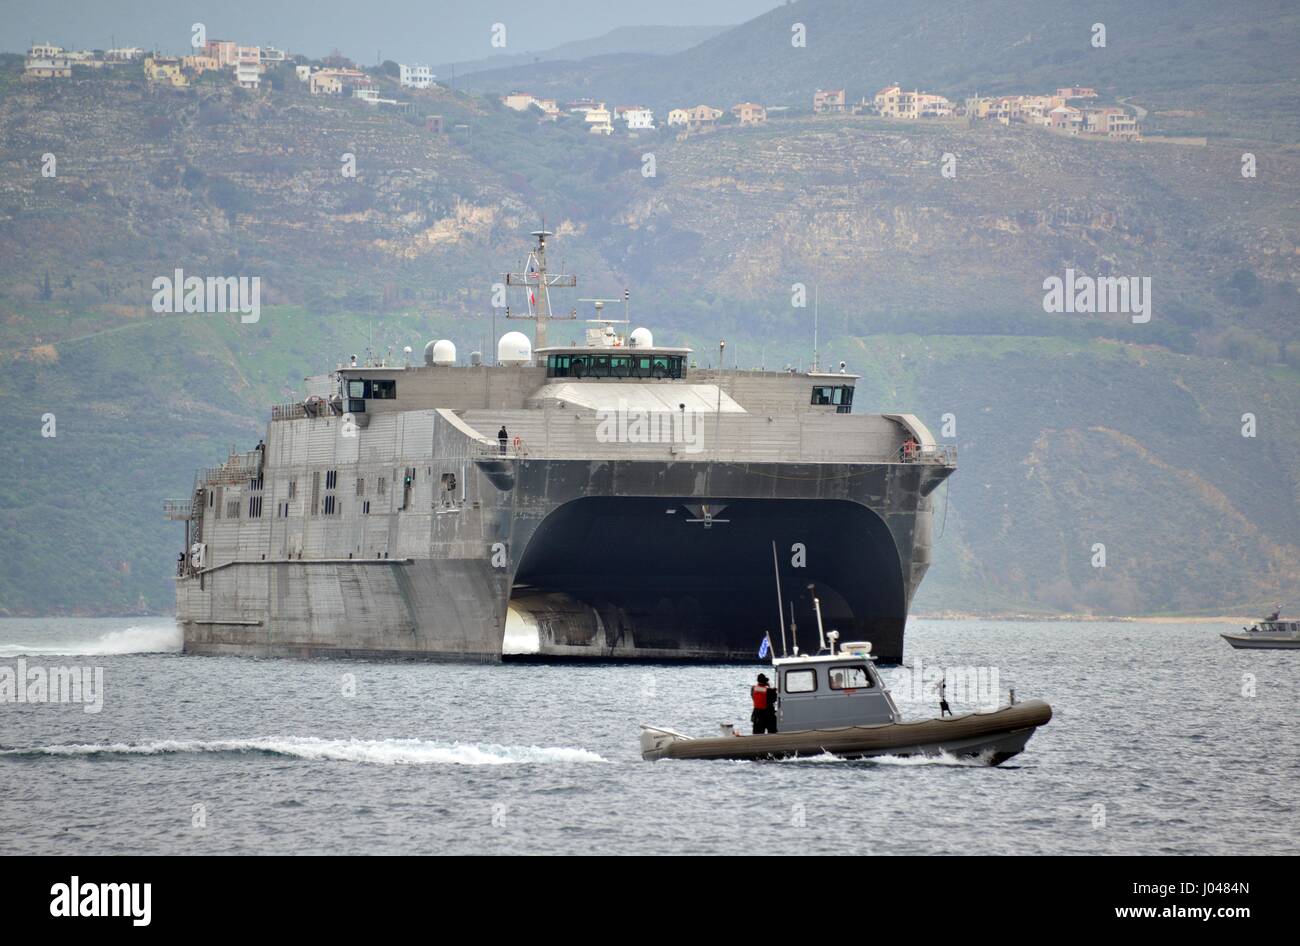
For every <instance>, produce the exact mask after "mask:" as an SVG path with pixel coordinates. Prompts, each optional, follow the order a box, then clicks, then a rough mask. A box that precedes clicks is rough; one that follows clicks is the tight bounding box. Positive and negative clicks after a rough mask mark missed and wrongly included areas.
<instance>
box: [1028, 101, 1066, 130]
mask: <svg viewBox="0 0 1300 946" xmlns="http://www.w3.org/2000/svg"><path fill="white" fill-rule="evenodd" d="M1016 99H1017V101H1018V102H1019V105H1020V117H1021V120H1023V121H1025V122H1028V123H1029V124H1031V125H1049V126H1050V125H1052V119H1051V117H1050V116H1051V113H1052V110H1053V109H1056V108H1061V107H1063V106H1065V99H1064V98H1062V97H1061V96H1059V95H1018V96H1016Z"/></svg>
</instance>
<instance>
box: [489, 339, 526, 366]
mask: <svg viewBox="0 0 1300 946" xmlns="http://www.w3.org/2000/svg"><path fill="white" fill-rule="evenodd" d="M532 360H533V343H532V342H530V341H529V340H528V336H527V335H525V334H524V333H523V332H506V333H505V334H504V335H502V336H501V341H499V342H497V361H498V362H499V363H500V364H503V365H526V364H528V363H529V362H531V361H532Z"/></svg>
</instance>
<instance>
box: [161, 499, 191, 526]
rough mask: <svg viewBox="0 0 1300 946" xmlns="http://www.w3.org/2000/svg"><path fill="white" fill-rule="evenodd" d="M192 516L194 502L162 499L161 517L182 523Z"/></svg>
mask: <svg viewBox="0 0 1300 946" xmlns="http://www.w3.org/2000/svg"><path fill="white" fill-rule="evenodd" d="M193 515H194V500H192V499H164V500H163V516H164V518H167V519H171V520H173V521H176V522H184V521H186V520H187V519H190V518H192V517H193Z"/></svg>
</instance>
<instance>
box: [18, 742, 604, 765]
mask: <svg viewBox="0 0 1300 946" xmlns="http://www.w3.org/2000/svg"><path fill="white" fill-rule="evenodd" d="M215 752H247V753H267V754H270V755H281V756H290V757H293V758H298V759H310V760H312V761H332V762H360V763H366V764H370V765H536V764H546V763H556V762H560V763H563V762H604V761H606V760H605V759H603V758H602V757H601V756H599V755H597V754H596V753H594V752H590V751H588V750H586V749H571V748H565V747H559V746H501V745H494V744H478V743H461V742H451V743H447V742H431V741H426V740H423V739H380V740H372V739H317V738H314V737H287V736H263V737H259V738H255V739H216V740H210V741H208V740H177V739H163V740H158V741H155V742H143V743H91V744H83V745H66V746H39V747H36V748H33V749H6V750H0V756H4V755H10V756H13V755H25V756H33V755H50V756H94V755H173V754H189V753H215Z"/></svg>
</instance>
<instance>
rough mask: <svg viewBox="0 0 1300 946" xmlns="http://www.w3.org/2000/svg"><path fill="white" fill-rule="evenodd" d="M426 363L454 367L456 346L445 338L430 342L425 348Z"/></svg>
mask: <svg viewBox="0 0 1300 946" xmlns="http://www.w3.org/2000/svg"><path fill="white" fill-rule="evenodd" d="M424 363H425V364H426V365H439V366H446V365H454V364H455V363H456V346H455V345H454V344H452V343H451V342H449V341H447V339H445V338H440V339H438V340H437V341H436V342H429V344H427V345H425V346H424Z"/></svg>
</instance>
